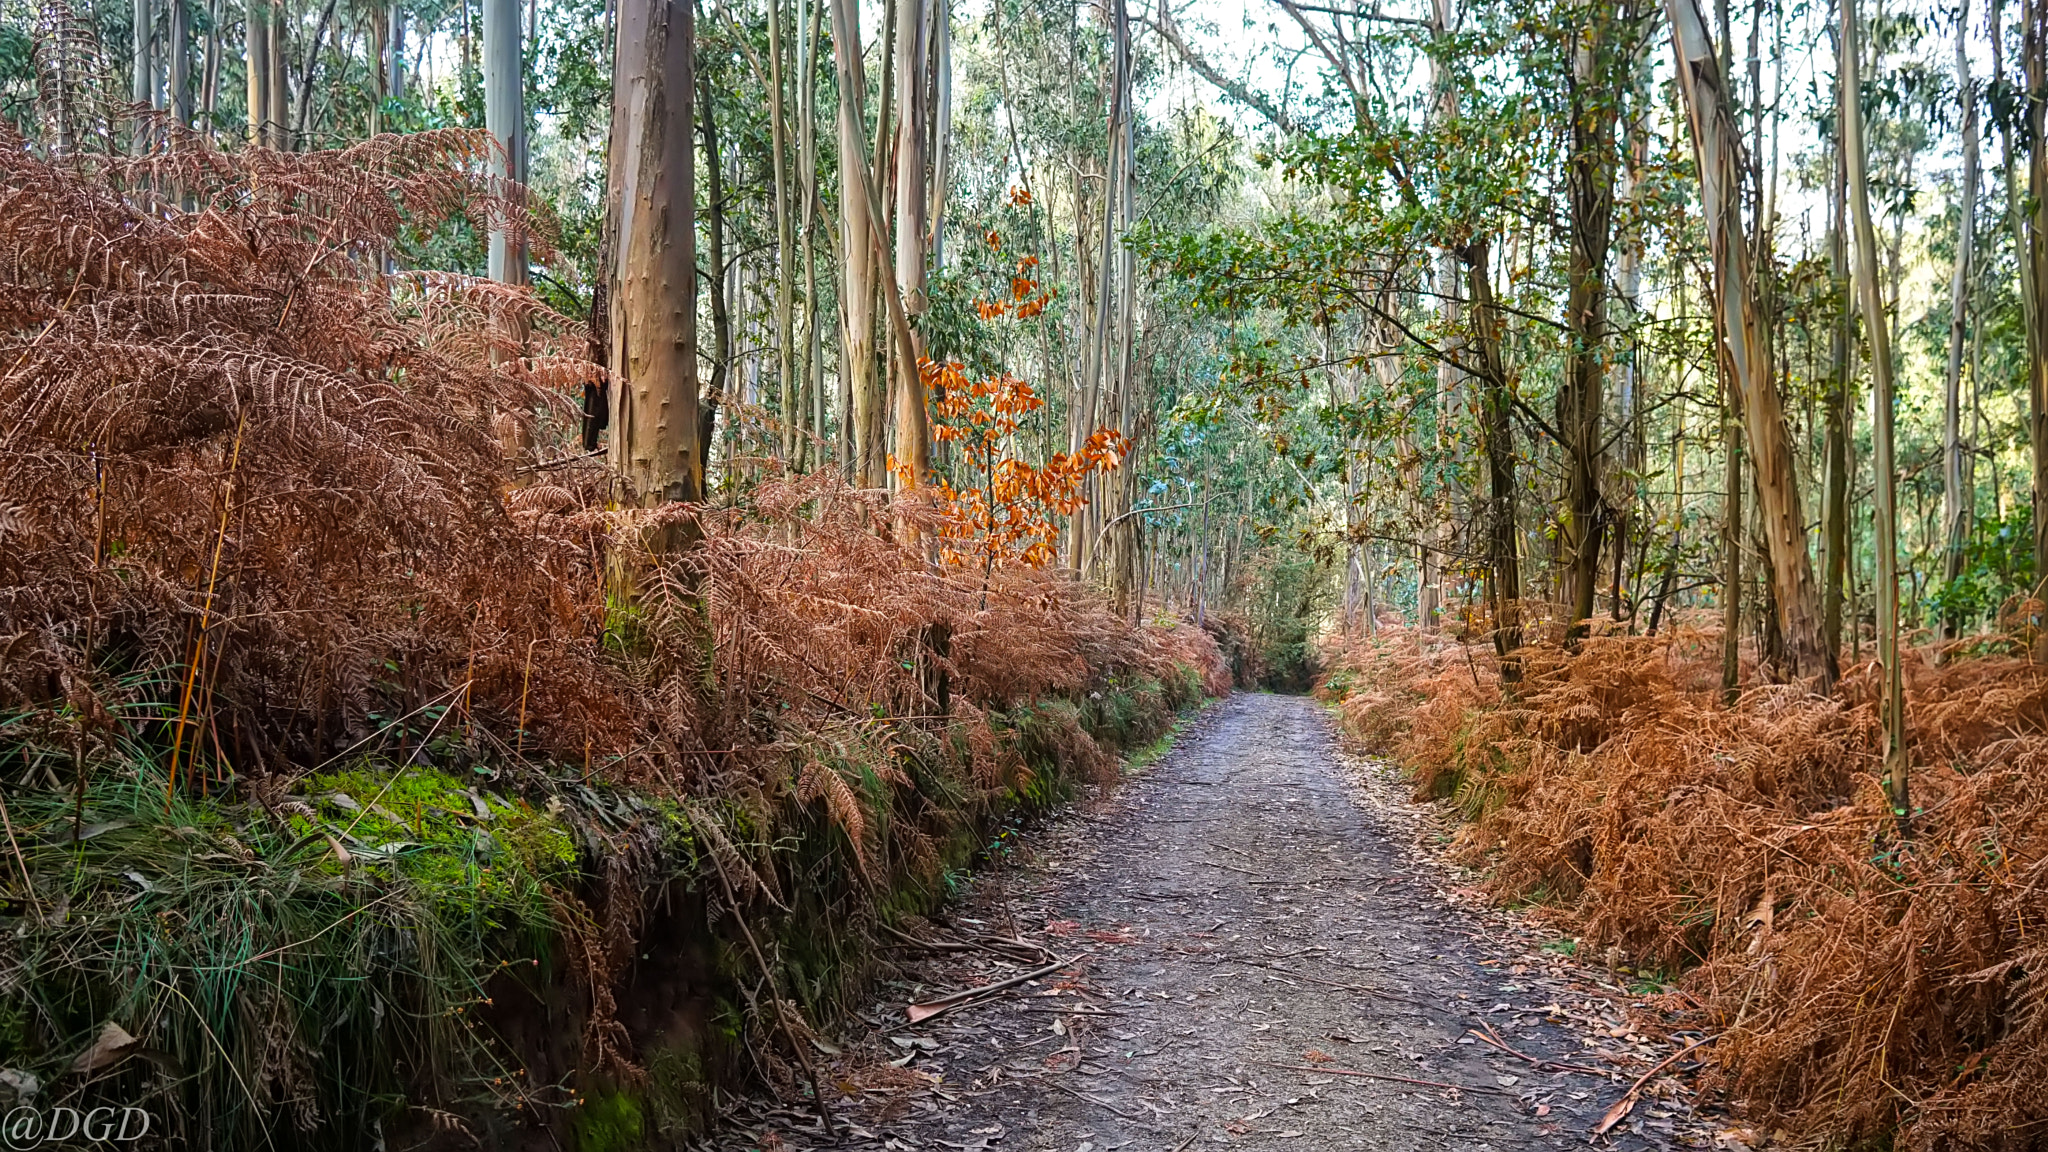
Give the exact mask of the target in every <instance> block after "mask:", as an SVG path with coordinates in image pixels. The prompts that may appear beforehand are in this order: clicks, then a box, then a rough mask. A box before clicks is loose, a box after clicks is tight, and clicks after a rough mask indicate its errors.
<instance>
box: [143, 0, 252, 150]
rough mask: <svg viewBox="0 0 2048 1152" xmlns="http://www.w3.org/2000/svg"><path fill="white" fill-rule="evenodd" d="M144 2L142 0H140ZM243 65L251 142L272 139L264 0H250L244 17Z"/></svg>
mask: <svg viewBox="0 0 2048 1152" xmlns="http://www.w3.org/2000/svg"><path fill="white" fill-rule="evenodd" d="M137 3H141V0H137ZM242 57H243V67H244V68H245V70H246V72H247V75H248V88H249V143H250V144H252V145H258V146H262V145H267V144H269V143H270V133H269V130H268V124H267V123H266V122H267V121H268V119H269V117H268V113H269V111H270V76H269V72H270V8H269V6H268V5H266V4H263V3H261V0H249V4H248V7H247V9H246V11H245V14H244V16H243V18H242Z"/></svg>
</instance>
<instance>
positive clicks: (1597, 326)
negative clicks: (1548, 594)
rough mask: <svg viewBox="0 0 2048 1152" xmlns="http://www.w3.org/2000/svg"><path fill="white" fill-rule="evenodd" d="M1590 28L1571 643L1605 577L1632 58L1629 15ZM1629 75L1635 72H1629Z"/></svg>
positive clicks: (1576, 237) (1576, 73) (1563, 415)
mask: <svg viewBox="0 0 2048 1152" xmlns="http://www.w3.org/2000/svg"><path fill="white" fill-rule="evenodd" d="M1597 12H1598V13H1600V14H1596V15H1595V16H1593V18H1592V19H1591V20H1590V21H1589V23H1588V25H1587V27H1586V28H1585V30H1584V31H1583V33H1582V35H1581V37H1580V39H1579V41H1578V44H1577V47H1576V48H1575V49H1574V51H1573V54H1572V60H1571V69H1572V82H1571V86H1570V88H1571V122H1572V128H1571V132H1572V154H1571V157H1570V159H1569V160H1568V162H1567V168H1566V175H1565V180H1566V197H1567V200H1568V202H1569V204H1570V210H1571V225H1570V231H1571V249H1570V253H1569V255H1568V257H1567V261H1566V272H1565V278H1566V289H1565V292H1566V297H1565V327H1566V329H1567V330H1568V336H1567V341H1568V343H1567V346H1566V351H1565V368H1564V379H1563V382H1562V386H1561V387H1560V388H1559V389H1558V395H1557V422H1558V431H1559V432H1561V433H1563V434H1564V437H1565V444H1564V445H1563V447H1564V449H1565V455H1566V461H1565V509H1564V511H1565V515H1564V518H1563V519H1564V524H1563V530H1562V532H1561V533H1560V536H1561V543H1562V545H1563V559H1564V563H1565V570H1564V572H1562V573H1561V574H1560V575H1561V576H1562V580H1561V581H1560V583H1561V584H1562V586H1563V589H1564V592H1565V596H1566V599H1567V609H1568V611H1569V612H1570V616H1569V617H1568V622H1567V624H1566V627H1565V642H1566V643H1567V644H1576V643H1577V642H1578V640H1579V639H1580V638H1581V637H1583V636H1584V635H1585V634H1586V620H1587V618H1588V617H1590V616H1591V615H1592V614H1593V595H1594V591H1595V589H1596V588H1597V587H1598V585H1599V582H1600V549H1601V543H1602V540H1603V538H1604V536H1605V533H1606V529H1607V515H1606V507H1605V503H1604V501H1603V500H1602V499H1601V494H1600V471H1601V459H1602V455H1603V453H1602V451H1601V440H1602V429H1601V408H1602V406H1603V405H1602V401H1603V399H1604V398H1605V396H1606V392H1607V381H1606V345H1607V257H1608V251H1609V248H1610V246H1611V245H1612V242H1613V222H1614V128H1615V122H1616V119H1617V116H1616V106H1617V100H1616V92H1615V90H1614V89H1615V87H1616V86H1615V85H1614V83H1613V79H1612V77H1613V73H1614V72H1615V71H1616V67H1615V63H1614V59H1613V58H1614V57H1617V56H1620V57H1623V58H1626V57H1627V55H1628V54H1627V53H1621V52H1618V51H1617V47H1618V46H1617V45H1615V44H1614V43H1613V42H1612V41H1613V35H1614V31H1615V22H1617V21H1619V20H1620V19H1622V14H1621V13H1619V12H1616V11H1613V10H1612V9H1608V8H1604V7H1603V8H1600V9H1598V10H1597ZM1623 74H1624V75H1626V70H1625V69H1624V70H1623Z"/></svg>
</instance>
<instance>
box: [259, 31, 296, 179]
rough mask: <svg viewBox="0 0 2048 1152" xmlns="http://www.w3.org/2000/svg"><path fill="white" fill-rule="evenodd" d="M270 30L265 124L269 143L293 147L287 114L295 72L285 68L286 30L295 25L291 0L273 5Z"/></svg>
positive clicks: (265, 70) (265, 48) (265, 73)
mask: <svg viewBox="0 0 2048 1152" xmlns="http://www.w3.org/2000/svg"><path fill="white" fill-rule="evenodd" d="M269 13H270V31H269V34H268V35H266V36H265V37H264V38H263V51H264V63H263V84H264V89H265V91H264V94H263V108H264V111H263V126H264V131H265V132H266V133H267V134H268V136H269V140H268V143H269V145H270V146H271V147H272V148H276V149H278V150H280V151H282V150H284V149H286V148H289V147H291V130H290V128H289V127H287V122H286V119H285V117H286V116H287V115H289V113H290V108H289V104H290V97H289V92H290V89H291V75H290V70H289V69H287V68H286V67H285V63H284V58H285V40H286V32H287V31H288V30H289V28H290V25H291V11H290V5H289V0H275V2H274V3H272V4H270V5H269Z"/></svg>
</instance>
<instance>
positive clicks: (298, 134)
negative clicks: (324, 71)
mask: <svg viewBox="0 0 2048 1152" xmlns="http://www.w3.org/2000/svg"><path fill="white" fill-rule="evenodd" d="M337 2H338V0H327V5H326V6H325V7H323V8H322V9H320V19H319V21H318V22H317V23H315V24H314V25H313V39H312V42H311V43H309V44H307V45H306V67H305V70H304V71H302V72H300V73H299V122H298V126H297V129H296V130H295V131H294V132H293V134H292V138H293V142H294V144H295V146H297V147H300V148H303V147H306V146H307V145H308V144H310V143H311V140H310V136H311V133H312V131H313V129H314V128H316V127H318V125H316V124H314V123H313V73H314V71H315V69H316V68H317V67H318V66H319V64H320V49H321V47H322V45H324V44H325V43H326V42H327V26H328V25H329V24H332V23H333V22H334V6H335V4H336V3H337ZM513 27H514V28H517V27H518V18H517V17H514V18H513ZM514 39H515V40H516V39H517V33H516V32H515V33H514Z"/></svg>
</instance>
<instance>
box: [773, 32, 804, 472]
mask: <svg viewBox="0 0 2048 1152" xmlns="http://www.w3.org/2000/svg"><path fill="white" fill-rule="evenodd" d="M782 42H783V34H782V0H768V127H769V132H768V147H769V149H770V150H771V151H772V153H773V162H772V163H771V164H770V165H769V172H770V178H771V179H772V180H774V182H775V190H774V191H775V195H774V202H775V256H776V263H775V378H776V384H777V386H778V387H779V388H780V390H781V395H780V397H779V399H780V401H781V409H780V413H779V414H780V416H781V418H782V438H781V442H782V458H783V460H784V461H785V462H786V463H788V464H791V465H794V464H795V463H796V457H797V445H798V444H799V443H801V442H802V439H803V436H802V426H801V423H800V422H799V420H798V418H797V387H796V346H795V344H794V342H793V337H792V334H791V333H792V327H791V326H792V324H793V322H794V321H793V313H794V310H795V307H796V226H795V223H794V221H793V219H792V216H793V213H792V212H791V209H790V202H789V201H790V196H791V193H792V191H793V190H792V189H791V187H790V184H789V161H788V158H789V118H788V111H787V110H788V102H787V100H786V99H785V98H784V89H785V87H786V85H785V83H784V76H783V69H782V51H783V46H782Z"/></svg>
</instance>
